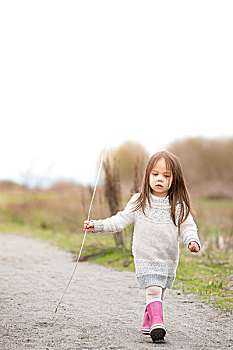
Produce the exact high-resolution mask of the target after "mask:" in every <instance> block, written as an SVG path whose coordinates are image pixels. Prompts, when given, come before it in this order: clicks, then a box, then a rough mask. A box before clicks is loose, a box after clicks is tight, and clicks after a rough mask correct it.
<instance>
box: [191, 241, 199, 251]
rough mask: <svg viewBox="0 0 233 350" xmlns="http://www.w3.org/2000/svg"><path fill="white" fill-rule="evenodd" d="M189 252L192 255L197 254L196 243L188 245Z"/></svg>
mask: <svg viewBox="0 0 233 350" xmlns="http://www.w3.org/2000/svg"><path fill="white" fill-rule="evenodd" d="M189 250H190V251H191V252H193V253H198V252H199V250H200V248H199V245H198V244H197V242H190V243H189Z"/></svg>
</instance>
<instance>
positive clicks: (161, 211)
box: [92, 193, 201, 288]
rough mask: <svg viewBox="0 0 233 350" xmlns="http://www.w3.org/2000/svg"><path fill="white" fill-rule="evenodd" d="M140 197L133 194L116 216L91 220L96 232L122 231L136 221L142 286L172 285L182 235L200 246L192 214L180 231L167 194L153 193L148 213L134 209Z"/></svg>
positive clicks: (185, 240)
mask: <svg viewBox="0 0 233 350" xmlns="http://www.w3.org/2000/svg"><path fill="white" fill-rule="evenodd" d="M138 196H139V194H138V193H136V194H134V195H133V196H132V198H131V199H130V201H129V202H128V204H127V205H126V207H125V209H124V210H123V211H120V212H118V213H117V214H116V215H114V216H112V217H109V218H107V219H104V220H92V221H93V223H94V233H96V232H103V233H107V232H119V231H121V230H123V229H124V228H125V227H127V226H128V225H130V224H132V223H134V234H133V247H132V251H133V256H134V263H135V269H136V276H137V280H138V284H139V288H146V287H149V286H151V285H156V286H160V287H162V288H172V285H173V283H174V280H175V276H176V269H177V266H178V262H179V237H181V238H182V240H183V243H184V244H185V245H186V246H187V247H188V245H189V243H190V242H191V241H195V242H197V243H198V244H199V246H200V247H201V244H200V240H199V238H198V234H197V227H196V224H195V222H194V220H193V217H192V215H191V214H189V216H188V218H187V219H186V220H185V222H184V223H183V224H181V226H180V232H179V230H178V228H177V227H176V226H175V225H174V223H173V221H172V219H171V215H170V204H169V198H168V197H166V198H160V197H156V196H154V195H151V207H150V206H149V203H148V202H147V203H146V207H145V214H146V215H144V214H143V211H142V209H141V208H140V209H138V210H137V211H134V212H133V211H132V209H133V208H134V207H135V204H133V202H134V201H135V200H136V199H137V198H138ZM178 213H179V206H178V205H177V215H178Z"/></svg>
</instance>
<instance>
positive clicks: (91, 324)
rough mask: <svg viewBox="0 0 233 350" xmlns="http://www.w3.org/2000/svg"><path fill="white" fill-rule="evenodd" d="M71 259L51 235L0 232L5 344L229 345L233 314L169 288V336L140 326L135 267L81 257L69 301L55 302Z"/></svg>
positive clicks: (0, 315) (0, 336)
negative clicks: (157, 339)
mask: <svg viewBox="0 0 233 350" xmlns="http://www.w3.org/2000/svg"><path fill="white" fill-rule="evenodd" d="M73 267H74V261H73V255H72V254H69V253H66V252H64V251H62V250H60V249H59V248H57V247H54V246H51V245H49V244H48V243H46V242H41V241H36V240H33V239H28V238H24V237H22V236H19V235H2V234H0V276H1V279H0V286H1V295H0V349H1V350H16V349H17V350H24V349H33V350H39V349H40V350H46V349H62V350H68V349H69V350H73V349H80V350H84V349H98V350H99V349H100V350H103V349H132V350H137V349H138V350H139V349H140V350H143V349H154V348H161V349H164V350H167V349H172V350H173V349H175V350H176V349H177V350H181V349H187V350H191V349H198V350H200V349H211V350H214V349H228V348H229V349H230V348H232V347H233V334H232V331H233V328H232V324H233V322H232V321H233V319H232V316H221V315H219V314H218V313H217V311H215V310H212V309H211V308H210V307H209V306H207V305H206V304H204V303H203V302H201V301H198V300H196V299H195V298H194V297H192V296H187V295H184V294H181V295H178V294H177V292H176V291H170V292H168V293H167V295H166V298H165V299H166V300H165V302H164V308H165V322H166V327H167V329H168V334H167V337H166V342H165V343H164V344H153V343H152V342H151V339H150V337H148V336H144V335H143V334H141V323H142V315H143V312H144V291H142V290H139V289H138V288H137V282H136V278H135V275H134V273H132V272H126V271H124V272H119V271H115V270H113V269H107V268H104V267H102V266H98V265H94V264H90V263H81V264H79V266H78V269H77V271H76V274H75V278H74V280H73V282H72V283H71V285H70V287H69V289H68V292H67V294H66V296H65V298H64V302H63V304H62V305H61V307H60V308H59V310H58V312H57V313H56V314H54V312H53V311H54V309H55V307H56V305H57V302H58V300H59V299H60V297H61V295H62V293H63V290H64V287H65V285H66V283H67V281H68V279H69V277H70V274H71V272H72V270H73Z"/></svg>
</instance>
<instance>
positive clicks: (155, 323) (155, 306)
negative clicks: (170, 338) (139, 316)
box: [147, 301, 166, 342]
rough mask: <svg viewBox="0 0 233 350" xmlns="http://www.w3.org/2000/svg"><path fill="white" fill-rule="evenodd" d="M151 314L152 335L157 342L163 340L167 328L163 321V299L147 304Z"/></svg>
mask: <svg viewBox="0 0 233 350" xmlns="http://www.w3.org/2000/svg"><path fill="white" fill-rule="evenodd" d="M147 312H148V315H149V324H150V336H151V338H152V340H153V342H155V341H156V340H163V339H164V337H165V335H166V329H165V327H164V323H163V305H162V301H152V302H150V303H149V304H148V305H147Z"/></svg>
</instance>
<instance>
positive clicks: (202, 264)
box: [0, 183, 233, 312]
mask: <svg viewBox="0 0 233 350" xmlns="http://www.w3.org/2000/svg"><path fill="white" fill-rule="evenodd" d="M91 195H92V188H88V187H83V186H81V185H74V184H72V183H70V184H57V185H56V186H53V187H52V188H50V189H48V190H29V189H26V188H22V187H17V186H16V187H13V188H10V189H9V188H7V189H6V188H0V208H1V210H0V231H1V232H4V233H7V232H10V233H12V232H14V233H22V234H24V235H29V236H33V237H35V238H39V239H46V240H49V241H51V242H52V244H56V245H58V246H60V247H61V248H63V249H65V250H67V251H71V252H74V254H76V255H77V254H78V252H79V249H80V246H81V242H82V239H83V221H84V220H85V219H86V216H87V212H88V207H89V203H90V199H91ZM127 199H128V196H125V199H124V201H123V202H124V203H126V202H127ZM124 203H123V204H124ZM192 204H193V208H194V211H195V213H196V218H195V220H196V223H197V225H198V230H199V236H200V239H201V243H202V250H201V252H200V253H198V254H197V255H195V254H192V253H190V252H188V251H187V249H186V248H185V247H183V245H182V244H181V255H180V263H179V267H178V270H177V278H176V282H175V286H174V287H175V288H176V289H178V290H181V291H184V292H186V293H194V294H197V295H198V296H199V297H200V298H203V299H205V300H206V301H207V302H209V303H210V304H211V305H212V306H214V307H216V308H218V309H219V310H220V311H222V312H232V303H233V254H232V251H233V240H232V238H233V201H231V200H200V199H199V200H198V199H195V200H194V201H193V203H192ZM108 215H109V209H108V207H107V204H106V202H105V199H104V195H103V189H102V188H101V187H99V188H98V191H97V194H96V198H95V201H94V205H93V209H92V214H91V217H92V218H104V217H107V216H108ZM132 232H133V227H131V226H130V227H128V228H127V229H126V230H125V231H124V242H125V247H124V248H121V249H119V247H116V240H115V237H114V235H103V234H97V235H89V234H88V235H87V238H86V242H85V245H84V250H83V253H82V257H81V258H82V260H89V261H93V262H95V263H99V264H103V265H107V266H111V267H114V268H118V269H131V270H133V269H134V264H133V258H132V256H131V240H132Z"/></svg>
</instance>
